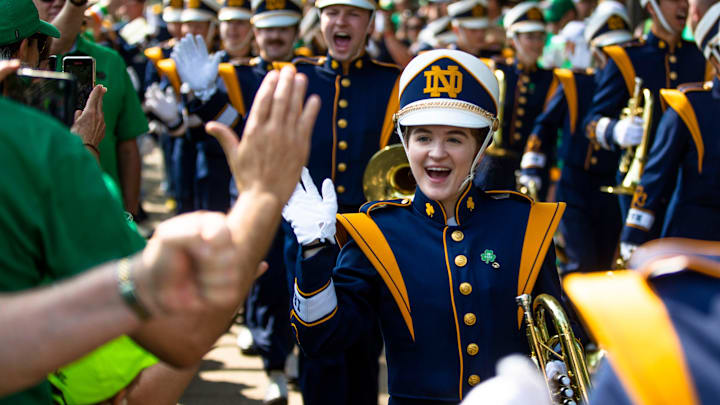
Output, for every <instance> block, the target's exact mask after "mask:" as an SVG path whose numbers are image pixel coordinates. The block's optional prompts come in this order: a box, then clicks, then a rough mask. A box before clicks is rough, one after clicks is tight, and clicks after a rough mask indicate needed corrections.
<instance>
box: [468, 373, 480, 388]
mask: <svg viewBox="0 0 720 405" xmlns="http://www.w3.org/2000/svg"><path fill="white" fill-rule="evenodd" d="M479 383H480V376H478V375H475V374H473V375H471V376H470V377H468V384H470V386H472V387H474V386H476V385H478V384H479Z"/></svg>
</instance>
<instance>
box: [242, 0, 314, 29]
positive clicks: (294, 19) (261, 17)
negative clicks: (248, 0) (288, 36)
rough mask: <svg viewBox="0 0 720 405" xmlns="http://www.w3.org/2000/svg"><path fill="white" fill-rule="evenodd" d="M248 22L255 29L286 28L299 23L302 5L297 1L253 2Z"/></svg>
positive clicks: (255, 0) (272, 0)
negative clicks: (251, 13) (251, 14)
mask: <svg viewBox="0 0 720 405" xmlns="http://www.w3.org/2000/svg"><path fill="white" fill-rule="evenodd" d="M252 10H253V16H252V18H251V19H250V22H251V23H252V24H253V25H254V26H255V27H256V28H271V27H288V26H291V25H295V24H297V23H299V22H300V19H301V18H302V3H301V2H300V1H297V0H253V2H252Z"/></svg>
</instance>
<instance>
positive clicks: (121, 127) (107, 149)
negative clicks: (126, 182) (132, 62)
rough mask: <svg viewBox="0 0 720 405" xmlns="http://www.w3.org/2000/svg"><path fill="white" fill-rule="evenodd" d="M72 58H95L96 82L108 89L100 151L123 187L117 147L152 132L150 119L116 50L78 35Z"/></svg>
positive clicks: (102, 162)
mask: <svg viewBox="0 0 720 405" xmlns="http://www.w3.org/2000/svg"><path fill="white" fill-rule="evenodd" d="M68 55H73V56H80V55H87V56H92V57H93V58H95V72H96V73H95V76H96V79H95V82H96V83H97V84H102V85H103V86H105V87H107V89H108V91H107V93H105V96H104V97H103V113H104V114H105V138H104V139H103V140H102V142H100V146H99V148H98V149H99V150H100V165H101V166H102V168H103V170H104V171H105V172H106V173H108V174H109V175H110V177H112V178H113V180H115V182H117V183H118V184H122V183H121V182H120V177H119V175H118V162H117V144H118V142H121V141H125V140H128V139H134V138H137V137H138V136H140V135H142V134H144V133H146V132H147V131H148V123H147V118H146V117H145V113H143V111H142V106H141V105H140V99H139V98H138V96H137V93H136V92H135V88H134V87H133V85H132V82H131V81H130V76H129V75H128V73H127V67H126V66H125V62H124V61H123V59H122V57H121V56H120V55H119V54H118V53H117V52H115V51H114V50H113V49H110V48H108V47H105V46H102V45H98V44H96V43H94V42H92V41H90V40H88V39H87V38H85V37H84V36H83V35H78V37H77V40H76V41H75V47H74V48H73V50H72V51H70V53H68ZM59 59H60V60H62V58H59ZM58 65H60V64H58Z"/></svg>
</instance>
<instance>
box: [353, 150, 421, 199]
mask: <svg viewBox="0 0 720 405" xmlns="http://www.w3.org/2000/svg"><path fill="white" fill-rule="evenodd" d="M363 193H364V194H365V198H366V199H367V200H368V201H376V200H392V199H396V198H412V196H413V195H414V194H415V180H414V179H413V177H412V173H411V172H410V163H408V160H407V156H406V155H405V149H404V148H403V146H402V145H401V144H399V143H398V144H395V145H389V146H386V147H384V148H383V149H381V150H379V151H377V152H376V153H375V154H374V155H373V157H372V158H370V161H369V162H368V165H367V167H366V168H365V173H364V174H363Z"/></svg>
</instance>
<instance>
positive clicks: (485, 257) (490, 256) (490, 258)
mask: <svg viewBox="0 0 720 405" xmlns="http://www.w3.org/2000/svg"><path fill="white" fill-rule="evenodd" d="M496 258H497V256H495V253H494V252H493V251H492V250H490V249H485V251H484V252H482V254H481V255H480V260H482V261H483V262H485V264H490V263H491V262H492V266H493V268H494V269H499V268H500V263H498V262H496V261H495V259H496Z"/></svg>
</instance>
